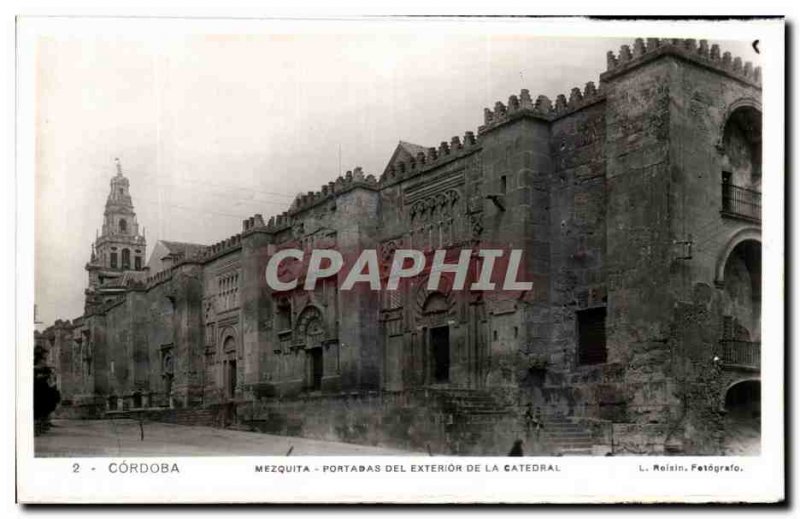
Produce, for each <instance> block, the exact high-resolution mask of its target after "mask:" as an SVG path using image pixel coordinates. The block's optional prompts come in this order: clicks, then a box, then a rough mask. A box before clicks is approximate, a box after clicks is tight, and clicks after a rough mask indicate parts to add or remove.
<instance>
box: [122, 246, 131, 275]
mask: <svg viewBox="0 0 800 519" xmlns="http://www.w3.org/2000/svg"><path fill="white" fill-rule="evenodd" d="M130 268H131V251H130V249H122V269H123V270H130Z"/></svg>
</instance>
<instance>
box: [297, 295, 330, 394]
mask: <svg viewBox="0 0 800 519" xmlns="http://www.w3.org/2000/svg"><path fill="white" fill-rule="evenodd" d="M295 337H296V338H297V339H298V341H302V346H303V348H304V349H305V352H306V387H307V388H308V389H309V390H311V391H320V390H321V389H322V377H323V375H324V373H325V369H324V368H325V366H324V364H323V344H322V343H323V341H324V340H325V328H324V325H323V319H322V312H321V311H320V310H319V309H318V308H317V307H315V306H309V307H307V308H306V309H305V310H303V312H302V313H301V314H300V317H299V318H298V319H297V327H296V329H295Z"/></svg>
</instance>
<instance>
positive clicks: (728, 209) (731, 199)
mask: <svg viewBox="0 0 800 519" xmlns="http://www.w3.org/2000/svg"><path fill="white" fill-rule="evenodd" d="M719 150H720V152H721V154H722V214H723V215H726V216H730V217H735V218H741V219H745V220H751V221H760V220H761V111H760V110H759V109H758V107H757V106H755V105H753V104H751V103H748V102H746V101H742V102H740V103H739V104H736V105H734V106H732V107H731V110H730V112H729V114H728V117H727V119H726V120H725V126H724V127H723V129H722V137H721V141H720V143H719Z"/></svg>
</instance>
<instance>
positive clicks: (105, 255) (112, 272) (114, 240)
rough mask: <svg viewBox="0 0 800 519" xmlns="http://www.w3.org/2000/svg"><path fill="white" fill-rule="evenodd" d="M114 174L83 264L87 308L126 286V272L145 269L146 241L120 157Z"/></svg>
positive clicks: (121, 290)
mask: <svg viewBox="0 0 800 519" xmlns="http://www.w3.org/2000/svg"><path fill="white" fill-rule="evenodd" d="M114 161H115V163H116V175H114V177H112V178H111V182H110V184H111V186H110V187H111V191H110V192H109V194H108V199H107V200H106V207H105V211H104V213H103V227H102V231H100V232H99V233H98V235H97V237H96V239H95V241H94V243H93V244H92V255H91V258H90V260H89V263H87V264H86V271H87V272H88V273H89V286H88V288H87V289H86V310H87V311H88V310H89V309H90V308H91V307H92V306H94V305H97V304H102V303H104V302H106V301H107V300H109V299H111V298H113V296H114V295H116V294H118V293H120V292H123V291H124V290H125V286H124V285H125V282H126V277H125V274H126V273H129V272H138V271H141V270H143V269H144V258H145V252H146V246H147V242H146V240H145V237H144V233H142V234H140V233H139V223H138V222H137V221H136V212H135V211H134V210H133V200H132V199H131V194H130V182H129V181H128V179H127V177H125V175H123V174H122V165H121V164H120V162H119V159H114Z"/></svg>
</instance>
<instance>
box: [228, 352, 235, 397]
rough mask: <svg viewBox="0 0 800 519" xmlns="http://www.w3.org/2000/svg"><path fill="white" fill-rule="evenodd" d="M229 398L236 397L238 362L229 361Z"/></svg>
mask: <svg viewBox="0 0 800 519" xmlns="http://www.w3.org/2000/svg"><path fill="white" fill-rule="evenodd" d="M226 389H227V393H228V398H233V397H234V395H236V361H235V360H229V361H228V387H227V388H226Z"/></svg>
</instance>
